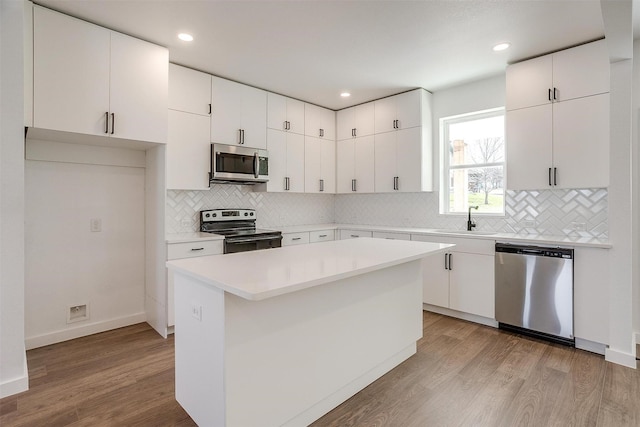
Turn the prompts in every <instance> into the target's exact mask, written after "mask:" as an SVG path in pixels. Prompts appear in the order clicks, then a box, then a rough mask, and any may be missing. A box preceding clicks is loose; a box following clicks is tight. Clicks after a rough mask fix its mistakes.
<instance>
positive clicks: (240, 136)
mask: <svg viewBox="0 0 640 427" xmlns="http://www.w3.org/2000/svg"><path fill="white" fill-rule="evenodd" d="M238 144H242V129H238Z"/></svg>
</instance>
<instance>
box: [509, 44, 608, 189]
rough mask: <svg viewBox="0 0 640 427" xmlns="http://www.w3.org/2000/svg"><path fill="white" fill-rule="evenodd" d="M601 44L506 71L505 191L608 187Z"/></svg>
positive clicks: (604, 63)
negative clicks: (507, 189) (506, 189)
mask: <svg viewBox="0 0 640 427" xmlns="http://www.w3.org/2000/svg"><path fill="white" fill-rule="evenodd" d="M608 91H609V61H608V55H607V50H606V45H605V42H604V40H601V41H598V42H594V43H588V44H585V45H582V46H578V47H576V48H572V49H567V50H564V51H561V52H557V53H554V54H551V55H546V56H544V57H540V58H536V59H533V60H530V61H524V62H521V63H518V64H514V65H511V66H509V67H508V68H507V113H506V150H507V180H506V184H507V188H509V189H511V190H538V189H544V188H602V187H607V186H608V185H609V94H608Z"/></svg>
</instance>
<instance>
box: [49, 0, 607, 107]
mask: <svg viewBox="0 0 640 427" xmlns="http://www.w3.org/2000/svg"><path fill="white" fill-rule="evenodd" d="M37 3H38V4H41V5H43V6H46V7H50V8H53V9H56V10H59V11H61V12H64V13H68V14H70V15H73V16H76V17H79V18H82V19H86V20H88V21H90V22H94V23H96V24H99V25H103V26H106V27H108V28H112V29H114V30H116V31H120V32H124V33H126V34H130V35H132V36H135V37H138V38H142V39H145V40H148V41H151V42H153V43H157V44H160V45H163V46H166V47H168V48H169V52H170V60H171V62H175V63H178V64H182V65H185V66H188V67H191V68H195V69H199V70H202V71H205V72H208V73H211V74H214V75H218V76H221V77H226V78H229V79H232V80H236V81H239V82H242V83H245V84H248V85H252V86H256V87H260V88H262V89H266V90H268V91H271V92H275V93H280V94H283V95H286V96H290V97H293V98H297V99H301V100H304V101H307V102H310V103H315V104H317V105H320V106H323V107H327V108H331V109H334V110H338V109H342V108H346V107H349V106H352V105H356V104H360V103H363V102H367V101H370V100H373V99H378V98H381V97H384V96H388V95H392V94H396V93H399V92H402V91H405V90H409V89H413V88H416V87H423V88H425V89H427V90H430V91H436V90H440V89H443V88H446V87H450V86H453V85H457V84H461V83H465V82H469V81H473V80H478V79H481V78H485V77H489V76H492V75H496V74H499V73H503V72H504V69H505V67H506V65H507V64H508V63H512V62H515V61H519V60H522V59H525V58H529V57H532V56H537V55H540V54H543V53H547V52H551V51H555V50H559V49H562V48H566V47H570V46H573V45H576V44H580V43H583V42H586V41H591V40H595V39H599V38H602V37H603V36H604V28H603V21H602V12H601V8H600V1H599V0H582V1H556V0H536V1H533V0H532V1H528V0H503V1H489V0H478V1H367V0H363V1H314V0H310V1H176V0H149V1H134V0H123V1H112V0H92V1H68V0H40V1H37ZM180 32H189V33H190V34H192V35H193V36H194V38H195V39H194V41H193V42H189V43H186V42H183V41H180V40H179V39H178V38H177V34H178V33H180ZM502 41H508V42H510V43H511V48H510V49H508V50H507V51H504V52H499V53H496V52H493V51H492V49H491V48H492V47H493V46H494V45H495V44H496V43H498V42H502ZM343 91H349V92H351V93H352V96H351V97H349V98H341V97H340V96H339V95H340V93H341V92H343Z"/></svg>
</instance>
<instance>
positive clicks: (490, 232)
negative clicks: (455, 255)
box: [431, 229, 498, 236]
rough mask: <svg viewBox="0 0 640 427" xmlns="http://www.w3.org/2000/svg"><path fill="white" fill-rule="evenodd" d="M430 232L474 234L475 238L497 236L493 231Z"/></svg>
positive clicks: (442, 230)
mask: <svg viewBox="0 0 640 427" xmlns="http://www.w3.org/2000/svg"><path fill="white" fill-rule="evenodd" d="M431 231H435V232H436V233H448V234H469V235H474V234H475V235H476V236H492V235H494V234H498V233H497V232H495V231H477V230H473V231H467V230H445V229H437V230H431Z"/></svg>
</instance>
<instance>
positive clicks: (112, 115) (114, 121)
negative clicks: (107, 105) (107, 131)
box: [111, 113, 116, 135]
mask: <svg viewBox="0 0 640 427" xmlns="http://www.w3.org/2000/svg"><path fill="white" fill-rule="evenodd" d="M115 131H116V114H115V113H111V135H113V134H114V133H115Z"/></svg>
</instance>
